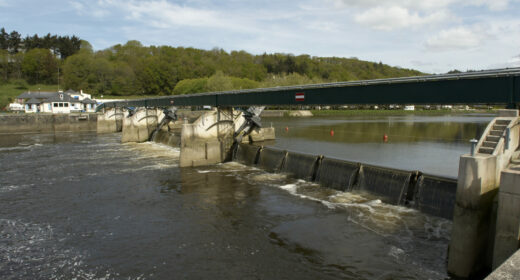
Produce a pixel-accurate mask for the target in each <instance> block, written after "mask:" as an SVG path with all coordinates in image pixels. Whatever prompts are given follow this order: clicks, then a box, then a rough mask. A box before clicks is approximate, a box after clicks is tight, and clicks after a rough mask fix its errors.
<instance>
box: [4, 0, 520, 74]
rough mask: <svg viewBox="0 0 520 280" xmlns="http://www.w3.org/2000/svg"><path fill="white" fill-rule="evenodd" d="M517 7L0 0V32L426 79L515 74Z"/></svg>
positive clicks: (439, 2)
mask: <svg viewBox="0 0 520 280" xmlns="http://www.w3.org/2000/svg"><path fill="white" fill-rule="evenodd" d="M519 15H520V0H254V1H248V0H242V1H240V0H217V1H207V0H187V1H178V0H141V1H139V0H69V1H66V0H65V1H58V0H45V1H42V0H0V28H1V27H4V28H5V29H6V30H7V31H8V32H10V31H12V30H16V31H18V32H19V33H21V34H22V36H23V37H25V36H27V35H34V34H38V35H45V34H47V33H51V34H57V35H62V36H63V35H76V36H78V37H80V38H81V39H84V40H87V41H88V42H90V44H91V45H92V46H93V47H94V49H95V50H102V49H106V48H109V47H111V46H113V45H116V44H124V43H126V42H127V41H129V40H138V41H140V42H141V43H142V44H143V45H145V46H149V45H155V46H160V45H168V46H173V47H178V46H182V47H194V48H200V49H206V50H210V49H213V48H222V49H224V50H226V51H232V50H245V51H247V52H249V53H252V54H262V53H291V54H294V55H300V54H309V55H312V56H337V57H357V58H359V59H362V60H368V61H374V62H380V61H381V62H383V63H386V64H389V65H392V66H399V67H403V68H412V69H417V70H420V71H423V72H426V73H445V72H447V71H450V70H453V69H458V70H461V71H466V70H481V69H496V68H505V67H520V16H519Z"/></svg>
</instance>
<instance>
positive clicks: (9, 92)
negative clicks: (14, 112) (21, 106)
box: [0, 83, 58, 110]
mask: <svg viewBox="0 0 520 280" xmlns="http://www.w3.org/2000/svg"><path fill="white" fill-rule="evenodd" d="M29 90H30V91H38V90H40V91H57V90H58V85H42V84H36V85H29V86H27V88H24V87H20V86H19V85H16V84H12V83H8V84H0V110H3V109H4V108H5V107H6V106H8V105H9V103H11V102H13V100H14V99H15V98H16V97H17V96H18V95H20V94H22V93H23V92H26V91H29Z"/></svg>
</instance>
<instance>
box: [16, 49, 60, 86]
mask: <svg viewBox="0 0 520 280" xmlns="http://www.w3.org/2000/svg"><path fill="white" fill-rule="evenodd" d="M22 72H23V74H24V76H25V77H26V78H27V81H28V82H29V83H55V82H56V81H57V75H58V60H57V59H56V57H55V56H54V55H53V54H52V53H51V52H50V50H48V49H32V50H30V51H29V52H27V53H26V54H25V57H24V59H23V62H22Z"/></svg>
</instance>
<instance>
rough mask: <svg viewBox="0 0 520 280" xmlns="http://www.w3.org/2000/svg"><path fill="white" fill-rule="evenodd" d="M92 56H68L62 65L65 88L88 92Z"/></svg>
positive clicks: (82, 54)
mask: <svg viewBox="0 0 520 280" xmlns="http://www.w3.org/2000/svg"><path fill="white" fill-rule="evenodd" d="M92 59H93V56H92V55H91V54H88V53H78V54H75V55H71V56H69V57H68V58H67V59H66V60H65V63H64V65H63V79H64V82H65V88H71V89H84V90H89V89H92V88H93V87H94V86H91V85H89V82H90V80H89V76H90V73H91V72H92V63H91V62H92Z"/></svg>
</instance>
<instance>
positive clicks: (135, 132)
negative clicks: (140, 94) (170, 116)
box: [121, 108, 164, 143]
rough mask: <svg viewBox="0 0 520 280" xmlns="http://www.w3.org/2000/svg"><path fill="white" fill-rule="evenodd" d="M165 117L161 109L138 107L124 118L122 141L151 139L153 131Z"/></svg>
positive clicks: (139, 141)
mask: <svg viewBox="0 0 520 280" xmlns="http://www.w3.org/2000/svg"><path fill="white" fill-rule="evenodd" d="M163 118H164V113H163V111H162V110H159V109H149V108H138V109H136V111H135V112H134V113H133V114H132V115H131V116H126V117H124V118H123V124H122V134H121V142H122V143H127V142H136V143H142V142H146V141H148V140H150V136H151V135H152V132H154V131H155V129H156V128H157V125H158V124H159V123H160V122H161V120H162V119H163Z"/></svg>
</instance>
